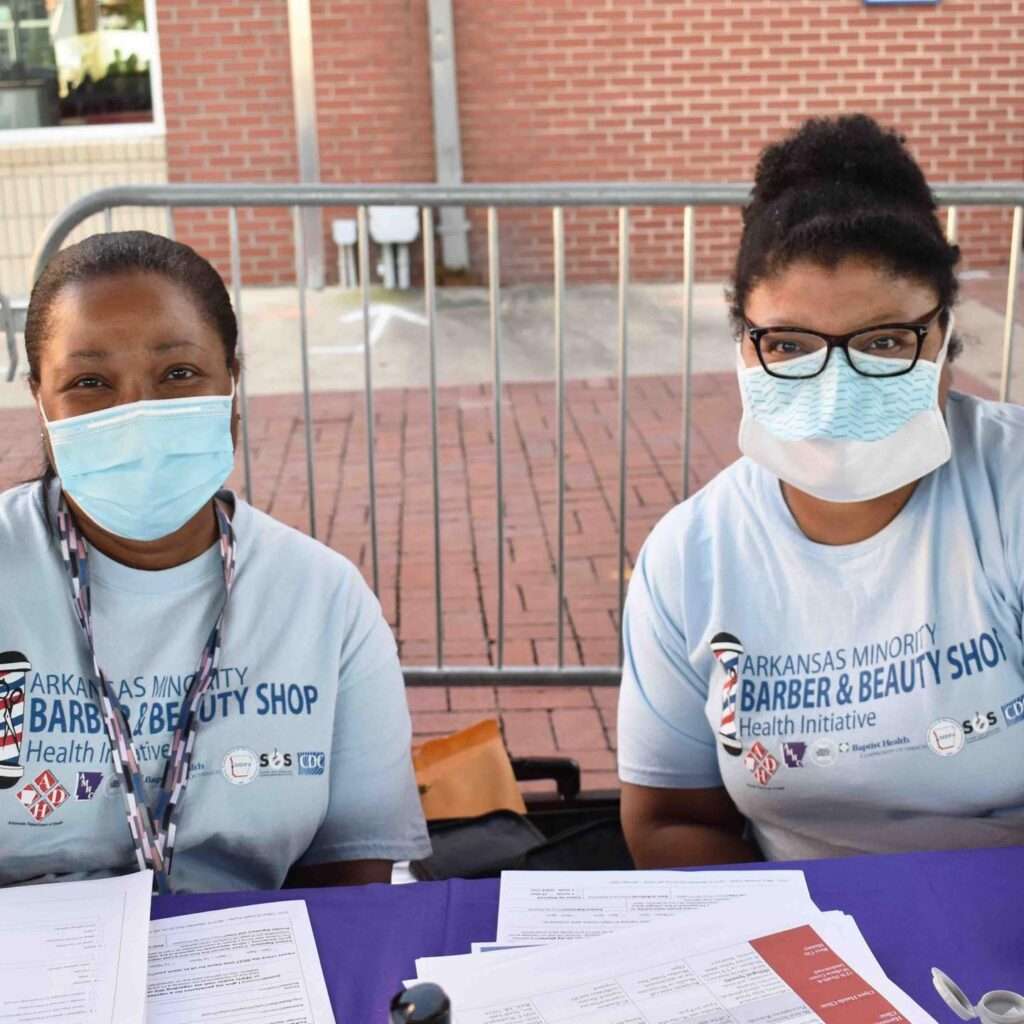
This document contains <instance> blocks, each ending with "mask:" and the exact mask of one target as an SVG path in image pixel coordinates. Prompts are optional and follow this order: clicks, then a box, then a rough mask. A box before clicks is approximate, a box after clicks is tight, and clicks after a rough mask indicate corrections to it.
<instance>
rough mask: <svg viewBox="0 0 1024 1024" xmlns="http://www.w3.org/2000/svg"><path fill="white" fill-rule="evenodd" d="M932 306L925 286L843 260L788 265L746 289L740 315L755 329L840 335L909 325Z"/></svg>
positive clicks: (932, 298)
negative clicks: (780, 326) (795, 328)
mask: <svg viewBox="0 0 1024 1024" xmlns="http://www.w3.org/2000/svg"><path fill="white" fill-rule="evenodd" d="M937 302H938V296H937V294H936V292H935V289H934V287H932V285H930V284H928V283H927V282H925V281H921V280H919V279H917V278H913V277H908V276H906V275H901V274H895V273H893V272H892V271H890V270H888V269H887V268H883V267H879V266H877V265H875V264H871V263H868V262H866V261H864V260H860V259H847V260H843V261H841V262H840V263H838V264H836V265H835V266H833V267H827V266H822V265H820V264H816V263H810V262H796V263H792V264H790V265H789V266H787V267H786V268H784V269H783V270H780V271H779V272H777V273H775V274H773V275H772V276H771V277H767V278H764V279H763V280H761V281H759V282H758V283H757V284H755V285H754V287H753V288H751V290H750V294H749V296H748V297H747V302H746V309H745V313H746V316H747V319H749V320H751V321H752V322H753V323H756V324H773V323H776V324H783V323H785V324H794V325H799V326H802V327H811V328H814V329H816V330H819V331H823V332H825V333H827V334H841V333H844V332H846V331H852V330H856V329H857V328H858V327H867V326H870V325H871V324H878V323H892V322H899V321H905V320H915V319H917V318H918V317H920V316H922V315H923V314H924V313H927V312H929V311H930V310H932V309H933V308H934V306H935V304H936V303H937Z"/></svg>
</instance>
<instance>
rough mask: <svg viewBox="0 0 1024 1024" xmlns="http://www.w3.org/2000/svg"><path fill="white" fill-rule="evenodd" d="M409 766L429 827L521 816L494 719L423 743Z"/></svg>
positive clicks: (520, 800) (519, 795) (521, 807)
mask: <svg viewBox="0 0 1024 1024" xmlns="http://www.w3.org/2000/svg"><path fill="white" fill-rule="evenodd" d="M412 763H413V766H414V767H415V769H416V782H417V783H418V785H419V789H420V800H421V801H422V803H423V814H424V816H425V817H426V818H427V820H428V821H438V820H439V819H442V818H475V817H477V816H478V815H481V814H487V813H488V812H489V811H497V810H509V811H518V812H519V813H520V814H525V813H526V804H525V803H524V802H523V795H522V793H520V792H519V785H518V783H517V782H516V777H515V774H514V772H513V771H512V762H511V761H510V760H509V757H508V751H507V750H506V749H505V744H504V742H503V741H502V739H501V731H500V729H499V728H498V723H497V721H496V720H495V719H493V718H489V719H485V720H484V721H482V722H477V723H476V725H471V726H470V727H469V728H468V729H463V730H461V731H460V732H457V733H453V734H452V735H451V736H443V737H441V738H440V739H436V740H427V741H426V742H425V743H423V744H421V745H420V746H418V747H416V748H414V749H413V752H412Z"/></svg>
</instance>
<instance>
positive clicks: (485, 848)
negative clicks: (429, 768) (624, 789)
mask: <svg viewBox="0 0 1024 1024" xmlns="http://www.w3.org/2000/svg"><path fill="white" fill-rule="evenodd" d="M512 767H513V769H514V770H515V773H516V778H517V779H519V780H520V781H525V780H535V779H553V780H554V781H555V782H556V784H557V788H558V795H557V796H556V797H552V796H548V795H544V796H533V797H528V798H527V801H526V805H527V814H526V815H525V816H524V815H522V814H517V813H516V812H515V811H492V812H491V813H490V814H483V815H481V816H480V817H477V818H459V819H452V820H448V821H433V822H430V824H429V830H430V838H431V842H432V843H433V847H434V852H433V854H432V855H431V856H430V857H427V858H426V859H424V860H421V861H413V862H412V864H411V869H412V873H413V875H414V877H416V878H418V879H421V880H428V879H443V878H496V877H498V876H499V875H500V874H501V872H502V871H511V870H518V871H561V870H564V871H610V870H629V869H632V868H633V866H634V865H633V859H632V857H631V856H630V854H629V850H628V848H627V846H626V840H625V837H624V836H623V834H622V825H621V824H620V822H619V795H618V793H617V792H614V791H610V792H605V791H601V792H594V793H588V794H582V795H581V794H580V772H579V766H578V765H577V764H576V762H575V761H572V760H570V759H569V758H514V759H513V761H512Z"/></svg>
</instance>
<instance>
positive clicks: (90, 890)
mask: <svg viewBox="0 0 1024 1024" xmlns="http://www.w3.org/2000/svg"><path fill="white" fill-rule="evenodd" d="M152 891H153V872H152V871H139V872H136V873H134V874H130V875H124V876H122V877H119V878H102V879H96V880H93V881H87V882H53V883H49V884H43V885H25V886H17V887H15V888H10V889H0V922H2V923H3V935H4V955H3V957H0V1024H24V1022H25V1021H32V1022H33V1024H64V1022H65V1021H68V1020H74V1021H76V1022H77V1024H138V1022H139V1021H141V1020H142V1019H143V1016H144V1014H145V1000H146V949H147V944H148V936H149V904H150V894H151V893H152Z"/></svg>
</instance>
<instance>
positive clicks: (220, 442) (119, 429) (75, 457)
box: [39, 381, 235, 541]
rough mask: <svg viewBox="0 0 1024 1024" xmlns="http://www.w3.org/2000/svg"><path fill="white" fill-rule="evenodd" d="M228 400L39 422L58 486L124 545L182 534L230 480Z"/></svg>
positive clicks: (143, 405)
mask: <svg viewBox="0 0 1024 1024" xmlns="http://www.w3.org/2000/svg"><path fill="white" fill-rule="evenodd" d="M234 397H235V388H234V381H232V385H231V394H230V395H211V396H204V397H198V398H168V399H161V400H159V401H143V402H132V403H130V404H128V405H115V406H113V407H112V408H110V409H101V410H99V411H98V412H89V413H85V414H84V415H82V416H71V417H69V418H67V419H63V420H54V421H53V422H51V421H49V420H47V419H46V414H45V413H43V411H42V405H40V410H39V411H40V413H42V416H43V422H44V423H45V424H46V430H47V433H48V434H49V437H50V448H51V450H52V452H53V458H54V462H55V463H56V470H57V475H58V476H59V477H60V482H61V487H62V488H63V490H64V492H65V494H67V495H68V496H69V497H70V498H71V499H72V500H73V501H74V503H75V504H76V505H77V506H78V508H80V509H81V510H82V512H84V513H85V515H87V516H88V517H89V518H90V519H91V520H92V521H93V522H94V523H96V524H97V525H98V526H101V527H103V529H104V530H106V531H108V532H109V533H113V534H116V535H117V536H118V537H124V538H126V539H128V540H138V541H149V540H157V539H159V538H160V537H166V536H167V535H168V534H171V533H174V532H175V530H179V529H181V527H182V526H184V525H185V524H186V523H187V522H188V521H189V520H190V519H191V518H192V517H193V516H194V515H195V514H196V513H197V512H198V511H199V510H200V509H201V508H202V507H203V506H204V505H205V504H206V503H207V502H208V501H209V500H210V499H211V498H212V497H213V496H214V494H216V493H217V491H218V489H219V488H220V487H221V485H222V484H223V483H224V481H225V480H226V479H227V478H228V476H230V474H231V470H232V467H233V466H234V461H235V453H234V445H233V443H232V440H231V410H232V406H233V403H234Z"/></svg>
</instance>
